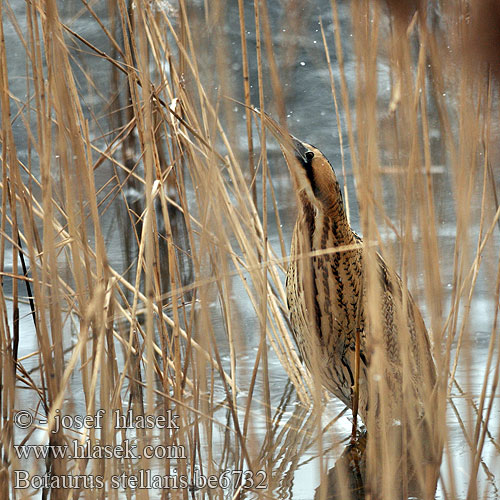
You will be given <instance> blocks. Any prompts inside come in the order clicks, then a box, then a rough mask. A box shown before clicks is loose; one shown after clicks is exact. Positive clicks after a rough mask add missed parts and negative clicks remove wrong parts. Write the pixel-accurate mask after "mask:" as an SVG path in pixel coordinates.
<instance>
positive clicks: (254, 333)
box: [4, 0, 500, 500]
mask: <svg viewBox="0 0 500 500" xmlns="http://www.w3.org/2000/svg"><path fill="white" fill-rule="evenodd" d="M103 3H104V2H103ZM294 3H295V2H294ZM246 4H247V5H246V20H247V31H248V43H249V53H251V54H252V55H251V57H250V73H251V76H250V80H251V82H254V83H253V86H252V102H254V103H258V91H257V85H256V82H257V67H256V62H255V61H256V59H255V35H254V33H255V29H254V21H253V10H252V6H251V5H250V3H249V2H246ZM159 5H160V4H159ZM12 6H13V8H14V11H15V12H14V13H15V15H16V16H17V20H18V22H19V24H20V26H21V28H23V27H24V2H21V1H17V2H13V3H12ZM60 6H61V15H62V16H63V18H64V19H65V21H66V22H67V23H68V24H69V26H70V27H71V28H72V29H73V30H74V31H76V32H78V33H79V34H81V35H82V36H83V37H85V38H86V39H88V40H90V41H91V42H92V43H93V44H95V45H96V46H98V47H99V48H101V49H103V50H105V51H109V49H110V47H109V43H107V41H106V39H105V37H104V35H103V33H102V30H101V28H100V27H99V26H98V24H97V23H96V21H95V20H94V19H93V18H92V17H91V16H90V15H89V14H88V13H86V12H85V11H84V10H83V11H81V10H80V9H81V8H82V4H81V3H80V2H79V1H78V0H71V1H68V0H67V1H65V2H60ZM202 6H203V2H199V3H198V2H192V5H191V7H190V8H191V9H192V14H193V16H194V18H193V19H198V20H199V23H200V26H201V25H202V21H203V14H202V12H203V11H202ZM95 8H96V9H97V12H98V13H99V14H100V15H101V16H102V20H103V21H104V22H105V23H106V8H105V7H102V6H99V5H96V6H95ZM82 12H83V14H82ZM339 13H340V17H341V26H342V29H343V32H342V36H343V39H344V41H345V46H344V50H345V68H346V75H347V78H348V84H349V86H352V88H354V87H355V84H356V81H355V61H354V56H353V54H352V47H351V43H350V38H351V37H352V35H351V34H350V30H349V8H348V5H344V4H342V5H341V6H340V11H339ZM269 15H270V18H271V23H272V33H273V43H274V49H275V51H276V55H277V59H278V61H280V57H281V59H282V60H283V61H288V62H287V63H286V64H282V65H281V67H280V70H281V71H282V72H283V75H284V77H283V82H284V90H285V97H286V106H287V116H288V125H289V128H290V130H291V132H292V133H293V134H294V135H296V136H297V137H299V138H302V139H304V140H307V141H308V142H311V143H314V144H315V145H316V146H318V147H319V148H320V149H321V150H322V151H323V152H324V154H325V155H326V156H327V157H328V158H329V159H330V161H331V163H332V165H333V166H334V167H335V168H336V169H337V174H338V175H340V172H339V169H338V168H337V166H339V165H340V158H341V153H340V149H339V140H338V133H337V125H336V120H335V113H334V107H333V100H332V95H331V91H330V81H329V75H328V69H327V66H326V62H325V56H324V50H323V42H322V38H321V33H320V25H319V18H320V17H321V19H322V22H323V26H324V29H325V32H326V33H327V36H328V37H329V43H330V50H331V52H332V54H333V52H334V48H333V44H332V43H331V41H332V31H333V24H332V21H331V11H330V2H329V1H326V0H321V1H318V2H315V6H314V7H310V8H308V9H305V10H303V11H302V12H301V14H300V19H299V20H297V19H296V17H294V16H293V15H292V14H291V13H290V10H289V9H287V2H285V1H282V2H279V1H276V0H274V1H270V2H269ZM225 19H226V23H225V25H224V26H222V27H221V31H222V34H223V36H224V37H225V39H226V40H227V47H228V51H227V53H228V58H229V60H228V62H227V65H228V67H229V68H230V73H231V74H232V75H234V81H235V89H234V92H235V96H236V97H237V98H238V99H242V92H241V88H240V85H241V53H240V39H239V24H238V23H239V21H238V8H237V2H235V1H234V2H228V6H227V11H226V16H225ZM4 29H5V35H6V43H7V47H9V50H8V54H7V55H8V65H9V84H10V89H11V92H12V93H13V94H14V95H15V96H17V97H19V98H20V99H21V100H23V99H25V97H26V83H25V80H24V79H23V75H24V72H25V61H24V51H23V50H22V47H21V46H20V44H19V41H18V38H17V35H16V33H15V30H14V28H13V26H12V25H11V24H10V23H9V22H5V28H4ZM200 33H201V30H200ZM200 38H201V41H202V39H203V35H202V34H200ZM80 48H81V47H80ZM350 50H351V52H350ZM200 51H201V49H200ZM74 56H75V58H76V61H78V62H79V63H80V64H82V67H83V68H84V69H85V71H87V72H88V73H89V74H90V75H91V76H92V79H93V81H94V82H95V84H96V86H97V88H99V89H106V87H107V85H108V82H109V79H110V74H109V69H110V68H109V65H108V64H107V63H106V62H104V61H102V60H99V59H98V58H95V57H93V56H89V55H86V54H85V53H83V52H79V51H76V50H75V53H74ZM204 57H205V59H204V60H205V62H206V61H207V57H208V58H210V54H205V55H204ZM75 68H76V65H75ZM203 69H204V71H206V72H207V74H208V73H209V71H210V69H211V68H210V64H205V67H204V68H203ZM333 69H334V73H335V76H336V77H338V69H337V68H336V66H335V59H334V58H333ZM212 70H213V68H212ZM75 71H76V74H77V75H78V76H79V78H80V80H79V84H80V85H81V87H80V92H81V93H82V96H84V98H85V105H84V108H85V109H86V111H87V112H88V113H89V116H90V111H91V110H95V109H96V108H98V107H99V105H102V102H100V98H99V97H98V96H97V95H96V94H95V93H94V92H89V93H88V94H86V93H85V91H84V89H85V88H86V86H87V82H86V81H85V78H84V77H83V74H82V73H81V72H79V71H78V70H75ZM380 73H381V77H380V82H379V83H380V100H381V104H383V103H384V102H385V103H387V102H388V100H389V97H390V96H389V82H388V81H385V80H384V74H385V73H384V68H383V66H381V68H380ZM268 88H269V90H270V88H271V87H270V85H269V86H268ZM265 97H266V99H271V98H272V93H271V92H270V91H269V93H267V94H266V96H265ZM233 112H234V116H233V120H234V122H235V123H236V124H237V128H236V130H235V134H236V135H237V136H238V137H240V138H241V141H240V142H241V145H242V150H244V148H245V143H246V129H245V127H246V125H245V121H244V110H243V109H242V108H240V107H238V106H237V105H235V106H234V109H233ZM432 119H433V117H431V126H432ZM434 119H435V117H434ZM434 125H435V123H434ZM15 133H16V134H17V135H16V141H17V143H18V145H19V156H20V157H21V159H23V155H24V157H25V156H26V154H27V152H26V151H23V150H22V144H24V143H25V142H26V136H25V133H24V128H23V127H22V124H21V123H19V124H18V126H16V127H15ZM344 133H345V131H344ZM435 133H436V134H437V135H438V134H439V132H438V131H437V130H436V131H435ZM431 135H432V132H431ZM344 142H347V141H346V137H344ZM437 142H439V141H437ZM269 150H270V151H269V159H270V166H271V173H272V177H273V182H274V187H275V190H276V197H277V201H278V206H279V208H280V217H281V221H282V225H283V227H282V229H283V233H284V237H285V240H286V244H287V248H288V246H289V243H290V238H291V232H292V229H293V224H294V219H295V198H294V194H293V192H292V191H291V185H290V179H289V176H288V172H287V170H286V166H285V164H284V163H283V161H282V160H281V157H280V153H279V149H278V147H277V145H276V144H274V145H273V144H272V143H271V142H270V144H269ZM346 158H347V163H346V169H347V179H346V181H347V186H348V189H349V196H350V199H351V200H355V199H356V196H355V186H354V182H353V176H352V171H351V167H350V162H349V151H348V148H347V151H346ZM110 172H111V171H110V169H109V168H107V167H106V166H105V167H103V168H101V169H99V170H98V171H96V176H97V177H96V181H97V183H98V185H103V184H104V183H105V182H106V181H107V179H108V178H109V175H110ZM433 180H434V183H435V185H436V186H439V188H438V189H439V191H438V192H439V198H438V199H437V200H436V207H437V217H438V219H439V221H440V225H439V243H440V247H441V255H442V262H441V263H440V264H441V269H442V273H443V274H442V280H443V288H444V292H445V294H446V297H447V304H446V306H447V307H449V300H450V297H451V285H450V283H451V282H452V276H453V251H454V238H455V215H454V214H455V206H454V200H453V190H452V184H451V179H450V178H449V175H448V174H447V172H446V169H439V168H437V169H436V173H435V174H434V179H433ZM387 198H388V200H389V203H390V198H391V196H390V192H388V193H387ZM476 202H477V203H479V201H478V200H476ZM389 203H388V206H389V207H390V204H389ZM108 213H109V219H105V220H104V221H103V226H104V229H105V235H106V238H107V244H108V247H107V250H108V257H109V259H110V262H111V264H112V265H113V266H114V267H116V268H117V269H124V267H125V265H126V264H125V258H124V255H125V252H124V249H123V239H122V238H121V234H120V230H119V228H118V227H117V225H116V224H115V221H114V216H115V215H114V214H115V212H113V211H112V210H110V211H109V212H108ZM388 213H390V211H389V210H388ZM272 215H273V214H272V213H271V212H270V214H269V216H270V217H272ZM351 221H352V224H353V226H354V227H355V228H356V229H359V217H358V213H357V207H356V204H355V203H352V204H351ZM472 232H473V233H474V230H473V231H472ZM269 236H270V240H271V242H273V244H275V245H276V248H277V249H278V248H279V245H278V235H277V234H270V235H269ZM497 240H498V237H497ZM10 262H11V261H9V256H8V255H6V263H7V265H10ZM6 271H8V269H7V268H6ZM485 274H486V273H485V272H484V271H482V272H481V273H480V277H479V284H478V287H477V291H476V295H475V297H474V301H473V306H472V310H471V312H470V329H471V332H472V335H471V337H472V339H473V342H472V344H471V345H470V346H468V348H469V349H470V352H471V361H472V366H471V367H470V370H469V367H465V366H462V365H460V366H459V367H458V376H457V379H458V380H460V381H461V382H462V383H463V384H464V388H465V390H466V395H467V396H471V397H475V398H477V397H478V395H479V394H480V391H481V382H482V378H483V373H484V370H485V360H486V358H487V354H488V343H489V337H490V331H491V324H492V313H491V311H493V309H494V303H493V296H492V294H491V289H492V285H491V283H490V282H489V279H488V276H486V275H485ZM9 286H10V282H9V281H8V280H6V281H5V286H4V293H5V294H6V295H7V296H8V295H9V294H11V290H10V289H9ZM414 294H415V295H416V297H417V298H418V296H419V293H418V290H416V291H415V293H414ZM242 297H246V293H245V291H244V289H243V286H242V284H241V282H240V281H238V280H235V281H234V284H233V301H234V304H233V307H234V308H235V310H237V311H238V315H239V317H240V318H241V319H242V322H243V323H244V325H245V333H246V334H247V339H246V340H247V341H246V343H245V345H246V347H247V352H242V353H239V362H240V371H239V373H240V377H247V376H249V375H248V374H249V373H251V370H252V367H253V361H254V359H255V353H256V350H257V345H258V339H259V333H258V332H259V324H258V320H257V318H256V315H255V311H254V309H253V307H252V305H251V304H250V303H249V301H245V300H242ZM213 310H214V311H213V312H214V318H217V317H218V316H219V315H220V310H219V309H218V306H217V304H214V305H213ZM424 316H425V310H424ZM219 318H220V316H219ZM216 321H217V320H215V323H214V327H215V331H216V334H218V335H220V340H221V344H222V345H225V342H226V339H225V337H224V336H223V333H222V329H223V328H222V322H221V323H220V324H218V323H217V322H216ZM217 326H219V327H220V328H219V330H218V329H217ZM36 349H37V343H36V337H35V331H34V328H33V323H32V319H31V316H30V311H29V308H28V307H27V306H26V305H25V306H23V309H22V311H21V344H20V348H19V356H20V357H22V356H25V355H27V354H29V353H31V352H33V351H35V350H36ZM221 352H222V353H223V354H224V349H223V348H221ZM225 354H226V356H227V357H226V358H225V359H223V361H224V362H227V361H228V359H229V353H227V352H226V353H225ZM270 356H271V358H270V361H269V363H270V370H271V374H270V380H271V386H270V390H271V402H272V405H273V410H274V411H276V412H277V409H278V408H279V409H281V411H282V412H283V417H282V423H281V424H280V426H281V427H284V426H285V423H286V422H296V423H300V425H304V428H303V431H304V432H307V430H308V427H307V426H308V425H312V424H310V423H307V416H308V415H307V412H304V410H303V409H301V407H300V405H299V404H298V403H297V400H296V396H295V393H294V391H293V390H292V389H291V387H290V385H289V384H288V383H287V382H288V378H287V376H286V374H285V372H284V370H283V368H282V367H281V365H280V363H279V361H278V360H277V359H276V357H274V356H273V354H272V352H271V351H270ZM29 363H30V362H29V361H27V362H25V366H27V367H29ZM33 363H34V364H36V363H37V360H36V359H35V358H33ZM258 383H260V382H258ZM238 384H239V385H241V387H247V386H248V380H245V379H244V378H242V379H241V380H239V381H238ZM72 389H73V391H74V393H75V394H76V393H78V391H81V388H79V387H73V388H72ZM217 390H220V395H221V396H223V393H224V392H223V388H222V387H219V388H217ZM262 396H263V388H262V387H258V388H257V391H256V393H255V398H256V399H260V398H262ZM453 396H454V398H453V401H454V403H455V404H456V406H457V408H458V410H459V412H460V415H461V417H462V418H463V419H464V422H463V423H464V425H465V427H466V428H468V429H470V425H471V423H472V422H474V419H473V415H471V414H470V412H469V411H468V406H467V404H466V399H467V398H466V396H464V395H461V394H458V392H457V391H454V392H453ZM241 397H242V401H243V402H244V397H245V396H244V394H243V395H242V396H241ZM74 402H75V403H76V404H77V405H78V400H75V401H74ZM80 402H81V405H82V408H80V409H79V408H75V410H76V412H77V413H78V410H82V409H83V408H84V406H83V405H84V401H83V398H82V400H81V401H80ZM240 403H241V402H240ZM242 407H244V405H243V406H242ZM342 409H343V404H342V403H341V402H340V401H338V400H337V399H336V398H332V399H331V401H330V403H329V404H328V406H327V408H326V410H325V415H324V419H325V422H327V421H328V420H329V419H332V418H334V417H335V416H336V415H337V414H339V413H340V412H341V411H342ZM493 411H494V415H493V417H492V418H491V424H492V425H491V426H490V429H491V430H492V433H493V438H494V439H496V444H495V443H493V442H492V440H491V439H489V438H487V442H486V445H485V451H484V454H483V458H484V461H485V463H487V464H490V466H491V464H493V465H494V466H495V467H496V468H495V469H493V470H491V468H490V470H489V472H490V473H491V474H492V475H493V478H492V479H491V478H490V479H489V481H490V483H489V484H490V487H489V488H488V495H487V498H488V499H490V500H492V499H494V498H499V496H498V492H497V491H496V490H495V488H494V487H491V483H492V482H495V481H496V484H497V485H498V480H499V476H500V463H499V462H498V454H499V452H498V449H496V447H498V430H499V427H500V405H499V404H498V402H496V403H495V405H494V409H493ZM349 416H350V415H349V414H346V416H345V417H343V418H342V419H341V420H340V421H339V422H338V423H337V424H336V425H335V427H334V430H332V436H329V437H328V440H329V443H333V442H334V441H341V440H342V439H344V438H346V437H347V436H348V433H349V431H350V425H351V424H350V418H349ZM447 418H448V428H449V429H450V436H449V443H450V449H449V454H448V455H447V456H448V457H452V465H451V469H452V470H453V472H454V480H455V482H456V486H457V493H458V495H459V497H460V498H464V497H465V495H466V491H467V485H468V479H467V476H468V473H469V466H470V464H469V457H470V454H469V448H468V445H467V442H466V440H465V438H464V433H463V431H462V429H461V426H460V424H459V422H458V420H457V418H456V416H455V414H454V412H453V411H452V409H451V408H450V409H449V410H448V416H447ZM265 427H266V423H265V419H264V415H263V416H262V420H261V421H255V422H253V432H257V433H258V432H259V429H260V430H261V432H264V431H265ZM495 433H496V434H495ZM222 438H223V436H221V439H222ZM283 444H284V443H283ZM325 446H328V445H325ZM338 451H339V450H337V453H338ZM340 451H341V450H340ZM316 455H317V448H316V446H315V445H312V446H311V447H310V448H309V449H308V450H307V451H305V452H303V454H302V455H301V457H300V463H299V464H297V463H294V458H295V457H289V456H287V455H286V454H285V453H283V454H282V455H281V458H280V461H279V462H277V464H276V468H277V471H279V472H277V473H280V474H283V477H284V480H283V485H282V487H281V488H280V490H279V491H276V492H275V494H276V495H277V497H279V498H293V499H295V500H310V499H311V498H312V497H313V496H314V490H315V489H316V487H317V486H318V484H319V468H318V460H317V459H316V458H315V457H316ZM495 455H496V457H497V458H496V459H493V460H491V459H490V457H494V456H495ZM334 459H335V456H333V455H332V459H331V462H330V464H329V466H332V465H333V462H334ZM447 469H448V466H447V463H446V458H445V463H444V465H443V471H444V472H443V475H444V477H446V476H447V475H448V472H447ZM288 471H293V477H288V476H287V473H288ZM480 480H481V483H480V484H481V488H485V487H486V484H488V479H487V478H486V473H485V470H484V469H482V468H481V469H480ZM480 491H481V490H480ZM438 497H439V498H443V497H442V492H440V491H439V490H438Z"/></svg>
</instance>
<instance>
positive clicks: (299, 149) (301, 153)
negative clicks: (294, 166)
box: [290, 135, 309, 163]
mask: <svg viewBox="0 0 500 500" xmlns="http://www.w3.org/2000/svg"><path fill="white" fill-rule="evenodd" d="M290 137H291V139H292V145H293V152H294V153H295V157H296V158H297V160H299V161H300V162H301V163H306V162H307V158H306V153H307V151H309V148H307V147H306V146H305V145H304V143H303V142H301V141H299V140H298V139H297V138H296V137H294V136H293V135H290Z"/></svg>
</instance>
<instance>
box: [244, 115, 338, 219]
mask: <svg viewBox="0 0 500 500" xmlns="http://www.w3.org/2000/svg"><path fill="white" fill-rule="evenodd" d="M250 109H251V110H252V111H253V112H254V113H256V114H257V115H258V116H260V118H261V119H262V120H263V121H264V124H265V125H266V128H267V129H268V130H269V131H270V132H271V133H272V134H273V135H274V137H275V138H276V139H277V140H278V142H279V144H280V147H281V150H282V152H283V155H284V157H285V160H286V163H287V165H288V169H289V170H290V174H291V176H292V179H293V183H294V187H295V192H296V194H297V196H298V197H299V199H300V200H301V201H305V200H304V198H305V199H306V200H307V202H309V203H310V204H311V205H313V206H314V207H316V208H318V209H320V210H323V211H325V210H330V209H332V207H339V206H340V207H342V206H343V202H342V194H341V190H340V186H339V183H338V181H337V177H336V175H335V172H334V171H333V168H332V166H331V164H330V162H329V161H328V159H327V158H326V156H325V155H324V154H323V153H322V152H321V151H320V150H319V149H318V148H316V147H314V146H312V145H311V144H308V143H306V142H303V141H300V140H299V139H297V138H296V137H294V136H293V135H291V134H289V133H288V131H287V130H286V128H284V127H282V126H280V125H279V124H278V123H277V122H276V120H274V119H273V118H271V117H270V116H269V115H268V114H267V113H264V112H261V111H259V110H257V109H256V108H250Z"/></svg>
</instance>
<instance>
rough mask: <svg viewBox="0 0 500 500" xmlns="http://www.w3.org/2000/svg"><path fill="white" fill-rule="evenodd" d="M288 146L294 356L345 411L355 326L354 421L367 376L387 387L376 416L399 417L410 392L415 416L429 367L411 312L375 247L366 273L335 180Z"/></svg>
mask: <svg viewBox="0 0 500 500" xmlns="http://www.w3.org/2000/svg"><path fill="white" fill-rule="evenodd" d="M289 146H290V145H289ZM291 146H292V147H291V148H290V147H288V148H287V149H285V148H284V153H285V158H286V160H287V164H288V166H289V169H290V172H291V174H292V179H293V182H294V187H295V190H296V193H297V200H298V216H297V221H296V225H295V229H294V233H293V238H292V245H291V255H290V264H289V268H288V272H287V282H286V289H287V301H288V307H289V311H290V320H291V325H292V329H293V336H294V338H295V341H296V344H297V346H298V348H299V351H300V354H301V356H302V358H303V360H304V362H305V364H306V366H307V367H308V369H309V370H310V371H311V372H312V373H313V375H316V376H319V377H320V380H321V382H322V384H323V385H324V386H325V387H326V388H327V389H328V390H330V391H331V392H332V393H333V394H335V395H336V396H337V397H338V398H339V399H340V400H341V401H343V402H344V403H345V404H346V405H347V406H349V407H350V408H352V406H353V387H354V386H355V382H356V381H355V358H356V356H355V348H356V332H359V339H360V355H359V357H360V360H359V361H360V371H359V384H358V387H359V392H358V394H359V406H358V408H359V414H360V416H361V418H362V419H363V421H365V423H366V419H367V414H368V408H369V407H370V406H371V405H374V408H375V413H378V412H379V411H380V407H379V406H380V401H379V399H380V397H379V394H377V391H376V390H375V387H376V384H375V382H374V381H377V380H378V381H381V384H379V385H381V386H382V385H383V386H384V388H385V390H386V392H388V394H389V398H387V394H386V397H385V402H386V403H388V404H386V405H385V410H384V411H385V413H386V415H389V416H390V418H392V419H401V416H402V415H401V410H402V408H403V406H404V405H403V401H404V400H406V401H411V400H412V399H413V404H414V406H415V408H416V411H415V412H414V413H415V414H417V413H418V414H421V413H422V412H423V410H422V408H423V406H424V404H425V403H426V402H427V401H428V400H429V395H430V393H431V391H432V388H433V386H434V383H435V368H434V362H433V358H432V355H431V349H430V342H429V337H428V334H427V330H426V328H425V324H424V321H423V319H422V316H421V314H420V311H419V309H418V307H417V306H416V304H415V302H414V301H413V299H412V297H411V294H410V293H409V291H408V290H407V289H406V287H405V286H404V285H403V283H402V281H401V279H400V278H399V276H398V275H397V273H396V272H394V271H393V270H392V269H390V268H389V266H388V265H387V264H386V263H385V262H384V260H383V258H382V257H381V256H380V255H379V254H376V255H375V257H374V258H373V257H372V258H371V260H370V265H371V266H373V267H372V269H374V270H375V271H374V272H372V273H370V272H368V267H369V266H368V261H367V256H366V253H365V250H364V249H363V245H362V239H361V238H360V237H359V236H358V235H357V234H356V233H355V232H354V231H353V230H352V229H351V227H350V225H349V222H348V219H347V216H346V213H345V209H344V203H343V199H342V194H341V190H340V186H339V183H338V181H337V179H336V176H335V173H334V171H333V168H332V166H331V165H330V163H329V162H328V160H327V159H326V157H325V156H324V155H323V154H322V153H321V152H320V151H319V150H318V149H317V148H315V147H313V146H311V145H309V144H307V143H304V142H301V141H299V140H297V139H295V138H292V141H291ZM374 276H375V277H376V281H377V283H375V284H374V286H375V289H376V290H377V291H378V293H377V297H376V299H377V300H376V308H377V309H378V311H376V312H378V314H373V310H372V312H371V313H370V314H368V293H369V292H368V290H369V286H368V282H369V280H370V279H373V277H374ZM371 307H373V300H372V306H371ZM373 318H375V320H374V319H373ZM370 370H371V371H370ZM369 382H370V383H369ZM370 384H371V385H370ZM375 400H376V401H375ZM417 407H419V408H417ZM420 407H422V408H420Z"/></svg>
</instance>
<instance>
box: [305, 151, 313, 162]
mask: <svg viewBox="0 0 500 500" xmlns="http://www.w3.org/2000/svg"><path fill="white" fill-rule="evenodd" d="M313 158H314V153H313V152H312V151H306V159H307V160H309V161H311V160H312V159H313Z"/></svg>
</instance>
